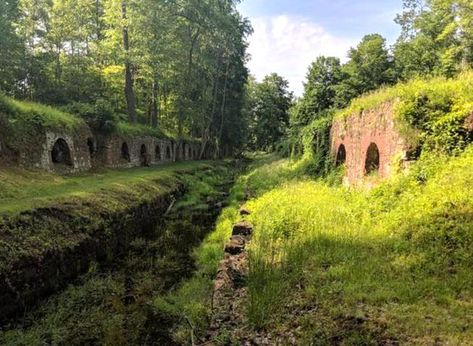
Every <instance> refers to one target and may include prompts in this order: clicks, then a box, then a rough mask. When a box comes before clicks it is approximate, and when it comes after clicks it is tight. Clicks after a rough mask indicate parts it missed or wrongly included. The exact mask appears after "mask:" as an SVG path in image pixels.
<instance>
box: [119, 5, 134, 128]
mask: <svg viewBox="0 0 473 346" xmlns="http://www.w3.org/2000/svg"><path fill="white" fill-rule="evenodd" d="M122 19H123V22H124V23H125V24H124V25H123V48H124V49H125V98H126V106H127V111H128V119H129V120H130V122H132V123H136V98H135V92H134V90H133V73H132V68H131V63H130V58H129V50H130V40H129V37H128V24H127V23H126V21H127V14H126V1H122Z"/></svg>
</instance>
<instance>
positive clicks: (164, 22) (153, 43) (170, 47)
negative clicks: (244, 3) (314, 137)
mask: <svg viewBox="0 0 473 346" xmlns="http://www.w3.org/2000/svg"><path fill="white" fill-rule="evenodd" d="M237 3H238V1H235V0H231V1H227V0H218V1H213V0H212V1H211V0H205V1H194V0H185V1H166V0H158V1H156V0H142V1H141V0H140V1H138V0H126V1H119V0H96V1H90V0H74V1H72V0H15V1H8V2H6V3H2V4H1V5H0V13H1V15H0V45H1V47H2V48H3V49H2V51H1V52H0V91H2V92H6V93H8V94H9V95H12V96H15V97H16V98H18V99H28V100H34V101H37V102H41V103H45V104H50V105H56V106H67V109H68V110H71V111H72V110H74V112H78V113H80V114H81V115H83V116H84V117H85V118H86V120H87V122H88V123H89V124H91V125H92V126H93V127H94V128H96V129H99V130H105V131H111V130H113V128H114V126H115V123H116V121H115V116H113V114H112V113H114V114H116V115H119V114H127V113H133V116H132V117H131V118H132V120H133V121H132V122H140V123H145V124H147V125H149V126H151V127H158V126H159V127H160V128H161V129H162V131H164V132H170V133H176V134H177V135H179V136H188V137H190V136H191V137H193V138H202V139H203V144H204V146H207V145H212V146H214V148H216V151H217V152H218V154H221V155H224V154H231V153H233V151H236V150H237V149H241V148H242V147H243V146H244V144H245V143H244V140H241V138H242V136H241V135H242V134H244V133H245V132H246V126H247V124H246V122H245V121H244V119H243V117H242V116H241V115H242V107H243V102H244V87H245V83H246V79H247V74H248V72H247V69H246V67H245V61H246V42H245V39H246V37H247V35H248V34H249V33H250V32H251V27H250V25H249V22H248V21H247V20H245V19H243V18H242V17H241V16H240V14H239V13H238V11H237V9H236V4H237ZM125 37H127V38H128V39H127V40H125ZM125 41H127V42H125ZM125 72H126V73H125ZM125 86H126V88H125ZM124 90H126V92H124ZM71 104H72V105H71ZM119 127H123V126H119ZM148 132H150V131H148Z"/></svg>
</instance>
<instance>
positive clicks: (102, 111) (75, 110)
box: [64, 99, 117, 133]
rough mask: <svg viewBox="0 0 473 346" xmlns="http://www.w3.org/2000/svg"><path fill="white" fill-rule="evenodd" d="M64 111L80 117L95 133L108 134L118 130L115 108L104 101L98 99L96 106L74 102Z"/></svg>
mask: <svg viewBox="0 0 473 346" xmlns="http://www.w3.org/2000/svg"><path fill="white" fill-rule="evenodd" d="M64 109H65V110H67V112H69V113H72V114H76V115H78V116H80V117H81V118H82V119H84V120H85V122H86V123H87V124H88V125H89V126H90V127H91V128H92V129H93V130H95V131H99V132H102V133H108V132H113V131H115V130H116V123H117V119H116V116H115V114H114V111H113V108H112V106H111V105H110V103H108V102H107V101H105V100H104V99H98V100H97V101H96V102H95V104H94V105H91V104H89V103H81V102H74V103H72V104H70V105H68V106H66V107H64Z"/></svg>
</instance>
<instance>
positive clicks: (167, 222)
mask: <svg viewBox="0 0 473 346" xmlns="http://www.w3.org/2000/svg"><path fill="white" fill-rule="evenodd" d="M189 168H190V167H188V168H187V169H185V168H184V167H181V168H179V169H177V168H174V172H173V175H174V176H175V179H178V180H180V181H181V182H182V183H184V184H185V186H186V189H188V191H189V192H188V193H186V194H185V196H184V197H183V198H182V199H180V200H179V201H178V202H177V203H175V204H174V205H173V208H172V209H171V210H170V212H169V214H167V215H166V216H165V217H164V218H163V222H162V223H160V224H159V225H156V227H153V228H154V230H153V231H151V232H150V234H146V235H141V236H139V237H138V238H136V239H131V240H130V244H129V248H128V253H127V254H126V255H125V256H123V257H118V258H114V259H113V261H110V262H109V263H107V264H104V263H95V264H93V265H91V266H90V269H89V272H88V273H87V274H86V275H84V276H82V277H81V278H80V279H79V280H78V281H77V282H75V283H74V285H71V286H70V287H68V288H67V289H65V290H64V291H63V292H62V293H60V294H58V295H56V296H53V297H52V298H51V299H49V300H48V302H46V303H45V304H42V305H41V306H40V308H39V309H38V310H33V311H32V312H30V313H28V314H27V315H26V316H25V317H24V318H23V319H22V321H21V323H19V324H15V325H10V326H9V327H8V328H4V330H3V331H0V343H2V344H6V345H41V344H68V345H83V344H91V343H92V344H114V345H116V344H134V345H138V344H155V345H163V344H170V342H171V339H170V337H169V333H170V330H171V329H172V326H173V324H174V323H175V320H174V316H172V315H167V314H162V313H160V312H159V311H156V310H155V309H154V308H153V305H152V304H150V301H152V300H153V299H158V298H157V297H160V296H161V295H166V292H168V291H169V290H172V289H173V287H175V285H178V284H179V283H180V282H181V281H182V280H184V279H185V278H187V277H189V276H190V275H191V274H192V271H193V270H194V262H193V259H192V258H191V257H190V254H191V253H192V249H193V248H194V247H195V246H197V245H198V244H199V242H200V240H201V239H202V237H204V236H205V234H206V233H208V231H209V230H210V229H211V227H212V224H213V220H214V218H215V217H216V213H218V211H219V207H218V203H219V202H221V201H222V199H223V198H224V197H225V196H224V195H222V190H224V189H226V187H227V186H228V184H229V183H231V178H232V175H233V167H232V166H231V165H230V164H228V163H218V164H217V163H214V164H212V165H209V164H200V165H199V166H193V167H192V169H189ZM169 171H171V170H169ZM169 173H170V172H169ZM156 174H157V172H156V171H154V175H156ZM139 175H142V177H141V179H139V180H138V181H137V182H135V183H134V184H132V185H130V184H129V183H128V182H129V180H127V184H126V185H127V186H129V188H130V189H131V190H137V189H138V186H142V185H146V184H149V183H150V182H149V181H147V180H146V179H149V178H150V177H145V176H144V173H143V170H141V173H140V174H138V173H137V174H136V178H138V176H139ZM148 175H149V174H148ZM155 179H156V177H155ZM162 179H163V178H162ZM169 183H170V182H169V181H167V180H165V179H163V180H162V182H161V184H160V185H162V186H163V188H166V186H167V185H168V184H169ZM122 189H128V187H125V186H122ZM113 191H114V190H113V189H110V190H109V191H108V192H107V194H108V195H109V197H110V196H114V195H115V194H114V192H113ZM91 203H93V202H92V201H91ZM204 206H205V208H204ZM191 293H192V294H193V295H196V294H198V292H195V291H193V292H191Z"/></svg>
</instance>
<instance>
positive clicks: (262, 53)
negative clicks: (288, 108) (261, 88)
mask: <svg viewBox="0 0 473 346" xmlns="http://www.w3.org/2000/svg"><path fill="white" fill-rule="evenodd" d="M238 8H239V10H240V12H241V13H242V15H243V16H245V17H248V18H249V19H250V20H251V23H252V26H253V29H254V33H253V35H252V36H251V37H250V38H249V43H250V46H249V54H250V56H251V60H250V61H249V64H248V66H249V68H250V73H251V74H252V75H254V76H255V77H256V78H257V80H261V79H262V78H263V77H264V76H266V75H268V74H270V73H272V72H276V73H278V74H279V75H281V76H283V77H284V78H286V79H287V80H288V81H289V85H290V89H291V90H292V91H294V93H295V95H296V96H301V95H302V93H303V90H304V89H303V88H304V87H303V82H304V80H305V76H306V74H307V69H308V67H309V65H310V64H311V62H313V61H314V60H315V59H316V58H317V57H318V56H320V55H327V56H336V57H339V58H340V59H341V60H342V62H345V61H346V60H347V51H348V50H349V49H350V47H354V46H356V45H357V43H358V42H359V41H360V40H361V39H362V38H363V36H364V35H366V34H370V33H379V34H381V35H383V36H384V37H385V38H386V39H387V41H388V44H389V45H391V44H393V43H394V42H395V41H396V38H397V37H398V35H399V33H400V28H399V26H398V25H397V24H396V23H394V18H395V16H396V14H397V13H400V12H401V11H402V0H331V1H330V0H243V1H242V3H241V4H240V5H238Z"/></svg>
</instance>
